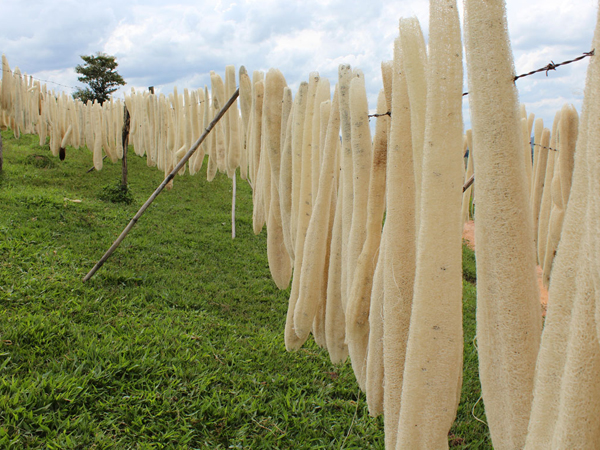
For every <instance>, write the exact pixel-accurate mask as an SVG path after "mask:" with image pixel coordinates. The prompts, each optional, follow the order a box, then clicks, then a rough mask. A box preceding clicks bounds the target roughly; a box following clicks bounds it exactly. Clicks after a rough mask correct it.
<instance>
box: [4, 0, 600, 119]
mask: <svg viewBox="0 0 600 450" xmlns="http://www.w3.org/2000/svg"><path fill="white" fill-rule="evenodd" d="M166 3H169V4H168V5H167V4H166ZM428 3H429V2H428V1H426V0H399V1H394V2H389V1H385V2H384V1H380V0H373V1H370V2H367V1H364V0H362V1H359V0H319V1H314V0H305V1H281V0H215V1H210V2H208V1H203V0H174V1H171V2H164V1H156V0H133V1H128V0H121V1H116V0H102V1H98V0H87V1H85V2H83V1H80V0H29V1H27V2H25V1H23V0H0V11H1V12H2V17H3V20H2V26H1V27H0V53H3V54H5V55H6V56H7V58H8V61H9V64H10V66H11V68H12V69H13V70H14V68H15V66H18V67H19V68H20V69H21V71H22V72H26V73H28V74H30V75H33V76H34V77H37V78H38V79H42V80H48V81H53V82H55V83H59V84H60V85H64V86H69V87H76V86H81V85H80V84H79V83H78V81H77V75H76V74H75V72H74V69H73V68H74V67H75V65H77V64H79V63H80V62H81V59H80V57H79V56H80V55H83V54H91V53H95V52H98V51H103V52H106V53H108V54H111V55H115V56H116V57H117V61H118V63H119V67H118V71H119V73H120V74H121V75H122V76H123V77H124V78H125V81H126V82H127V86H126V87H125V88H122V89H121V90H120V93H118V94H117V96H121V97H122V92H123V91H124V90H130V89H131V88H132V87H134V88H136V89H138V88H139V89H145V88H147V87H148V86H152V85H153V86H156V89H157V92H163V93H165V94H168V93H169V92H172V89H173V86H177V87H178V89H180V92H181V90H182V89H183V88H185V87H187V88H198V87H203V86H204V85H205V84H207V85H209V86H210V79H209V76H208V72H209V71H210V70H215V71H216V72H218V73H220V74H221V75H222V76H224V71H225V66H226V65H228V64H234V65H235V66H236V69H237V68H239V66H240V65H244V66H246V68H247V69H248V72H249V73H252V71H253V70H263V71H266V70H268V69H269V68H271V67H276V68H278V69H280V70H281V71H282V72H283V74H284V75H285V77H286V80H287V82H288V85H290V86H291V87H292V88H293V91H294V93H295V92H296V89H297V87H298V85H299V83H300V82H301V81H302V80H307V79H308V74H309V73H310V72H311V71H318V72H319V73H320V74H321V76H322V77H327V78H329V79H330V80H331V81H332V86H333V85H334V84H335V81H336V80H337V67H338V65H339V64H341V63H349V64H351V65H352V67H353V68H360V69H362V71H363V72H364V74H365V79H366V81H367V89H368V91H369V102H370V108H372V109H374V108H375V106H376V105H375V103H376V98H377V93H378V91H379V89H380V88H381V72H380V64H381V61H384V60H389V59H391V57H392V48H393V42H394V38H396V37H397V36H398V20H399V18H400V17H409V16H416V17H417V18H418V19H419V21H420V22H421V26H422V28H423V31H424V33H425V36H427V34H428ZM596 8H597V0H508V2H507V10H508V23H509V30H510V36H511V40H512V46H513V52H514V56H515V66H516V71H517V73H524V72H529V71H531V70H533V69H537V68H540V67H543V66H545V65H546V64H548V63H549V62H550V61H551V60H552V61H554V62H556V63H557V62H560V61H564V60H567V59H572V58H573V57H575V56H578V55H580V54H581V53H582V52H584V51H588V50H590V45H591V40H592V35H593V31H594V27H595V21H596ZM459 10H460V12H461V20H462V1H461V0H459ZM599 50H600V49H599ZM587 65H588V63H587V59H586V60H584V61H581V62H578V63H574V64H571V65H568V66H565V67H561V68H559V69H558V70H557V71H556V72H551V73H550V74H549V76H548V77H546V76H545V75H544V74H543V73H542V74H537V75H535V76H533V77H529V78H526V79H523V80H519V81H518V82H517V86H518V88H519V92H520V99H521V101H522V102H524V103H525V104H526V105H527V110H528V112H533V113H535V114H536V116H537V117H542V118H543V119H544V123H545V125H546V126H547V127H550V126H551V121H552V118H553V116H554V113H555V111H557V110H558V109H559V108H560V107H561V106H562V105H563V104H564V103H565V102H569V103H573V104H574V105H575V106H576V107H577V109H578V111H580V108H581V100H582V97H583V88H584V81H585V72H586V69H587ZM47 84H48V87H49V88H52V89H56V90H66V91H68V92H71V91H72V89H71V88H69V87H63V86H60V85H58V84H52V83H47ZM467 88H468V87H467V86H465V90H466V89H467ZM464 110H465V122H466V123H467V124H468V122H469V118H468V101H467V100H465V109H464Z"/></svg>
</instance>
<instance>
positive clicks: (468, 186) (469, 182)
mask: <svg viewBox="0 0 600 450" xmlns="http://www.w3.org/2000/svg"><path fill="white" fill-rule="evenodd" d="M474 181H475V174H473V175H471V177H470V178H469V179H468V180H467V182H466V183H465V184H464V185H463V192H465V191H466V190H467V189H469V188H470V187H471V185H472V184H473V182H474Z"/></svg>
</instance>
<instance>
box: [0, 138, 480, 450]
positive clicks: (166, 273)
mask: <svg viewBox="0 0 600 450" xmlns="http://www.w3.org/2000/svg"><path fill="white" fill-rule="evenodd" d="M2 136H3V138H4V149H5V152H4V153H5V163H4V167H5V170H4V172H3V173H2V174H0V314H1V315H0V317H1V318H2V319H1V321H0V448H16V449H21V448H61V449H62V448H90V447H92V448H93V447H96V448H110V447H114V448H211V449H217V448H311V449H316V448H356V449H367V448H377V449H379V448H383V425H382V420H381V418H377V419H373V418H370V417H369V416H368V413H367V408H366V404H365V402H364V395H362V394H360V395H359V392H358V387H357V385H356V383H355V381H354V377H353V375H352V372H351V368H350V366H349V364H345V365H343V366H334V365H332V364H331V363H330V361H329V359H328V356H327V354H326V352H325V351H323V350H321V349H319V348H318V347H317V346H316V345H315V344H314V343H313V342H312V340H311V341H310V343H309V344H307V345H306V346H305V348H303V349H302V350H300V351H299V352H297V353H287V352H286V351H285V347H284V343H283V328H284V320H285V312H286V308H287V296H288V294H289V292H288V291H278V290H277V288H276V287H275V285H274V283H273V282H272V281H271V279H270V274H269V270H268V266H267V257H266V239H265V233H264V232H263V233H262V234H261V235H259V236H254V234H253V233H252V227H251V220H252V211H251V208H252V205H251V192H250V189H249V187H248V185H247V184H246V183H238V209H237V225H238V227H237V238H236V239H235V240H234V241H232V240H231V237H230V236H231V235H230V208H231V204H230V200H231V199H230V196H231V181H230V180H228V179H227V178H226V177H224V176H221V175H219V176H217V178H216V179H215V180H214V181H213V182H212V183H207V182H206V179H205V178H204V176H195V177H189V176H187V175H185V176H183V177H177V178H176V179H175V187H174V189H173V190H172V191H168V192H167V191H165V192H164V193H163V194H161V196H159V197H158V199H157V200H156V201H155V203H154V204H153V205H152V206H151V207H150V208H149V210H148V211H147V212H146V214H145V215H144V217H143V218H142V219H141V220H140V221H139V223H138V224H137V225H136V227H135V228H134V229H133V231H132V232H131V233H130V235H129V236H128V237H127V239H126V240H125V241H124V242H123V244H122V245H121V247H120V248H119V249H118V250H117V251H116V252H115V254H114V255H113V256H112V257H111V259H109V261H108V262H107V263H106V264H105V265H104V267H102V268H101V269H100V271H99V272H98V273H97V274H96V275H95V277H94V278H92V280H90V282H88V283H86V284H82V283H81V278H82V277H83V276H84V275H85V274H86V273H87V271H88V270H89V269H90V268H91V267H92V266H93V264H94V263H95V262H96V261H97V260H98V259H99V258H100V256H102V254H103V252H104V251H105V250H106V249H107V248H108V247H109V246H110V244H111V243H112V241H113V240H114V239H115V238H116V236H117V235H118V233H120V231H121V230H122V229H123V228H124V226H125V225H126V224H127V222H128V221H129V219H130V218H131V217H132V216H133V214H134V213H135V212H136V211H137V209H138V208H139V206H140V205H141V203H142V202H143V201H144V200H145V199H146V198H147V197H148V196H149V195H150V194H151V193H152V191H153V190H154V189H155V187H156V186H157V185H158V184H159V183H160V181H161V179H162V177H161V174H160V173H159V172H158V171H157V170H156V169H148V168H146V167H145V162H144V160H143V159H140V158H137V157H135V156H134V155H133V154H132V153H130V155H131V156H130V158H129V161H130V168H129V173H130V186H131V188H132V191H133V193H134V195H135V198H136V202H135V203H134V204H133V205H130V206H124V205H121V204H119V205H117V204H111V203H106V202H103V201H100V200H98V195H99V194H100V192H101V190H102V187H104V186H106V185H108V184H113V183H115V182H117V181H118V180H119V179H120V165H118V164H116V165H113V164H110V163H107V164H105V168H104V169H103V170H102V171H101V172H95V171H94V172H92V173H89V174H87V173H86V170H87V169H88V168H89V167H91V165H92V164H91V155H90V153H89V152H87V150H80V151H76V150H71V149H69V151H68V152H67V159H66V160H65V161H64V162H60V161H58V159H55V158H53V159H51V160H50V163H51V165H52V167H50V168H40V167H37V166H38V164H33V163H35V162H39V161H38V160H36V159H35V158H33V157H32V155H34V154H37V155H49V152H48V149H47V148H41V147H39V146H38V145H37V144H36V141H37V137H33V136H23V137H21V139H20V140H18V141H16V140H14V139H13V138H12V136H11V133H10V132H3V133H2ZM72 200H81V202H80V203H77V202H73V201H72ZM467 256H468V257H470V258H472V254H470V256H469V254H467ZM466 259H468V258H466ZM464 292H465V296H464V299H465V367H466V371H465V377H464V388H463V397H462V400H461V406H460V408H459V412H458V417H457V421H456V424H455V426H454V427H453V429H452V431H451V433H452V435H451V445H454V446H456V448H489V447H490V444H489V437H488V433H487V428H486V427H485V426H484V425H483V424H481V423H479V422H477V421H475V419H474V418H473V416H472V415H471V409H472V407H473V404H474V403H475V402H476V401H477V399H478V397H479V381H478V378H477V373H476V370H477V369H476V365H477V356H476V352H475V349H474V348H473V335H474V308H475V303H474V299H475V289H474V287H473V285H472V284H470V283H465V290H464ZM357 399H358V402H357ZM475 412H476V415H478V416H480V417H481V416H483V406H482V404H481V402H480V403H479V404H478V405H477V406H476V408H475Z"/></svg>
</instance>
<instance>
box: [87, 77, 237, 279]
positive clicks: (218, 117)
mask: <svg viewBox="0 0 600 450" xmlns="http://www.w3.org/2000/svg"><path fill="white" fill-rule="evenodd" d="M239 95H240V90H239V89H236V91H235V92H234V93H233V95H232V96H231V98H230V99H229V101H228V102H227V103H226V104H225V106H223V109H221V111H219V113H218V114H217V115H216V116H215V118H214V119H213V121H212V122H211V123H210V125H208V128H206V130H204V133H202V136H200V138H199V139H198V140H197V141H196V142H195V143H194V145H192V148H190V149H189V150H188V152H187V153H186V154H185V156H184V157H183V158H182V159H181V161H179V164H177V166H175V168H174V169H173V170H172V171H171V173H170V174H169V175H168V176H167V177H166V178H165V179H164V180H163V182H162V183H161V184H160V186H158V187H157V188H156V190H155V191H154V193H153V194H152V195H151V196H150V198H149V199H148V200H146V203H144V204H143V205H142V207H141V208H140V210H139V211H138V212H137V213H136V214H135V216H133V219H131V221H130V222H129V224H128V225H127V226H126V227H125V229H124V230H123V232H122V233H121V235H120V236H119V237H118V238H117V240H116V241H115V242H114V243H113V245H111V247H110V248H109V249H108V250H107V252H106V253H105V254H104V256H103V257H102V258H100V261H98V262H97V263H96V265H95V266H94V267H93V268H92V270H90V271H89V273H88V274H87V275H86V276H85V277H83V281H84V282H86V281H87V280H89V279H90V278H92V276H94V274H95V273H96V271H97V270H98V269H99V268H100V267H102V265H103V264H104V263H105V262H106V260H107V259H108V258H109V257H110V255H112V254H113V252H114V251H115V250H116V249H117V247H118V246H119V245H120V244H121V242H122V241H123V239H125V236H127V234H128V233H129V231H131V229H132V228H133V226H134V225H135V224H136V222H137V221H138V219H139V218H140V217H141V216H142V214H144V211H146V209H148V206H150V205H151V204H152V202H153V201H154V199H155V198H156V197H158V194H160V193H161V191H162V190H163V189H164V188H165V186H166V185H167V183H168V182H169V181H171V180H172V179H173V178H174V177H175V175H176V174H177V172H179V170H180V169H181V168H182V167H183V166H184V165H185V163H186V162H187V161H188V159H190V157H191V156H192V155H193V154H194V152H195V151H196V150H197V149H198V147H200V144H202V142H203V141H204V139H206V136H208V134H209V133H210V132H211V130H212V129H213V128H214V126H215V125H216V124H217V122H218V121H219V120H221V117H223V115H224V114H225V112H227V110H228V109H229V107H230V106H231V105H233V102H234V101H235V100H236V99H237V98H238V96H239Z"/></svg>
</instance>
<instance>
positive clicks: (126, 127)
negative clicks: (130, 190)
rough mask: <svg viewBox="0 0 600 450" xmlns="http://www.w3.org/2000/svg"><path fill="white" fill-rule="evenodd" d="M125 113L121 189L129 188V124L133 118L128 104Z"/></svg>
mask: <svg viewBox="0 0 600 450" xmlns="http://www.w3.org/2000/svg"><path fill="white" fill-rule="evenodd" d="M124 108H125V113H124V116H123V135H122V137H123V158H122V159H121V189H123V190H125V189H127V147H128V146H129V126H130V125H131V120H130V117H129V110H128V109H127V105H125V106H124Z"/></svg>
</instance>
